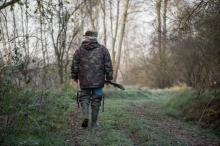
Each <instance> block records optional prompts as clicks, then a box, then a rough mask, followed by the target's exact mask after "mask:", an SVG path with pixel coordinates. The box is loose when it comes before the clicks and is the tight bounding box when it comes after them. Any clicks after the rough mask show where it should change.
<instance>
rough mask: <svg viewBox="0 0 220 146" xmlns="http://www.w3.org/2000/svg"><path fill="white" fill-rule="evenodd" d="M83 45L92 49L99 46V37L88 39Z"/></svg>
mask: <svg viewBox="0 0 220 146" xmlns="http://www.w3.org/2000/svg"><path fill="white" fill-rule="evenodd" d="M81 47H82V48H84V49H87V50H92V49H95V48H98V47H99V43H98V41H97V39H86V40H84V41H83V42H82V44H81Z"/></svg>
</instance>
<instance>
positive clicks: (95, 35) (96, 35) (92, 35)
mask: <svg viewBox="0 0 220 146" xmlns="http://www.w3.org/2000/svg"><path fill="white" fill-rule="evenodd" d="M83 36H84V37H94V38H97V37H98V32H96V31H86V33H85V34H84V35H83Z"/></svg>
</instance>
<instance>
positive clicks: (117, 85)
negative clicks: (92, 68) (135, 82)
mask: <svg viewBox="0 0 220 146" xmlns="http://www.w3.org/2000/svg"><path fill="white" fill-rule="evenodd" d="M105 83H107V84H111V85H113V86H114V87H117V88H119V89H121V90H125V88H124V86H123V85H121V84H118V83H115V82H113V81H107V80H106V81H105Z"/></svg>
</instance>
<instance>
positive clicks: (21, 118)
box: [0, 85, 74, 146]
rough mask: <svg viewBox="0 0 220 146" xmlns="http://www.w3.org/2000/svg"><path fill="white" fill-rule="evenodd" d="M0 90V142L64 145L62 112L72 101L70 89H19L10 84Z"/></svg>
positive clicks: (65, 129)
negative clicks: (68, 90)
mask: <svg viewBox="0 0 220 146" xmlns="http://www.w3.org/2000/svg"><path fill="white" fill-rule="evenodd" d="M0 90H1V91H0V93H1V97H0V100H1V103H0V107H1V108H0V118H1V121H2V122H1V125H0V133H1V135H0V143H1V144H3V145H48V146H49V145H51V146H54V145H57V146H60V145H64V138H65V135H66V133H67V132H68V124H67V122H66V119H67V116H66V114H67V113H68V111H69V108H70V107H71V105H72V103H73V101H72V99H71V98H70V97H71V96H70V95H71V94H74V93H73V92H71V93H69V92H63V91H62V90H56V91H47V90H36V89H31V88H27V89H22V88H17V87H14V86H12V85H10V86H9V85H8V86H4V87H3V88H1V89H0ZM63 90H64V89H63ZM66 91H67V90H66Z"/></svg>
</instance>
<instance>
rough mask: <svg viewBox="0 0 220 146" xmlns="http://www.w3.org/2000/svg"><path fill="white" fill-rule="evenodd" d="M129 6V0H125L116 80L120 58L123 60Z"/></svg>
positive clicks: (116, 73)
mask: <svg viewBox="0 0 220 146" xmlns="http://www.w3.org/2000/svg"><path fill="white" fill-rule="evenodd" d="M128 6H129V0H125V8H124V13H123V16H122V21H121V30H120V37H119V45H118V49H117V50H118V55H117V62H116V65H115V70H114V75H113V79H114V80H117V76H118V70H119V65H120V60H121V50H122V43H123V38H124V33H125V27H126V22H127V17H128Z"/></svg>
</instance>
